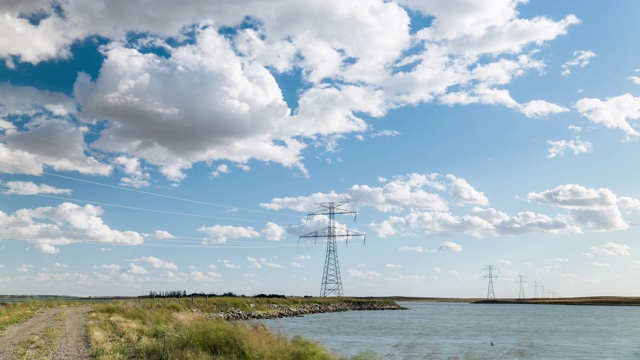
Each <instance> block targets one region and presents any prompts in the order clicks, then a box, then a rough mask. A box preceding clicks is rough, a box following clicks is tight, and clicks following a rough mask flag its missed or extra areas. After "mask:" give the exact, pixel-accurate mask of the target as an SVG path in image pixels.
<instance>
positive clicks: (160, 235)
mask: <svg viewBox="0 0 640 360" xmlns="http://www.w3.org/2000/svg"><path fill="white" fill-rule="evenodd" d="M151 236H152V237H153V238H155V239H158V240H165V239H175V236H173V235H172V234H171V233H170V232H168V231H164V230H156V231H154V232H153V234H152V235H151Z"/></svg>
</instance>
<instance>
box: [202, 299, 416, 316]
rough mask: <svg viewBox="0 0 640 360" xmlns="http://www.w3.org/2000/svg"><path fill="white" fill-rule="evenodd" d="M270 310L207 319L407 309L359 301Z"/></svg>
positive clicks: (232, 311)
mask: <svg viewBox="0 0 640 360" xmlns="http://www.w3.org/2000/svg"><path fill="white" fill-rule="evenodd" d="M269 308H270V309H269V310H266V311H257V310H256V311H253V310H250V311H244V310H240V309H229V310H227V311H224V312H219V313H214V314H208V315H207V317H208V318H209V319H220V320H262V319H277V318H284V317H300V316H305V315H311V314H321V313H331V312H345V311H377V310H407V308H405V307H402V306H400V305H398V304H396V303H388V302H377V301H358V302H344V303H334V304H318V303H312V304H301V305H298V306H291V305H277V304H271V305H269Z"/></svg>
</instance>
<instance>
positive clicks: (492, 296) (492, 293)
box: [482, 265, 497, 299]
mask: <svg viewBox="0 0 640 360" xmlns="http://www.w3.org/2000/svg"><path fill="white" fill-rule="evenodd" d="M482 270H484V271H489V274H488V275H485V276H484V278H485V279H489V288H488V289H487V299H495V298H496V293H495V291H493V279H496V278H497V276H495V275H493V270H495V268H494V267H493V266H491V265H489V266H487V267H486V268H484V269H482Z"/></svg>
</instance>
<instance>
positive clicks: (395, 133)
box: [371, 130, 400, 137]
mask: <svg viewBox="0 0 640 360" xmlns="http://www.w3.org/2000/svg"><path fill="white" fill-rule="evenodd" d="M398 135H400V132H399V131H396V130H381V131H378V132H376V133H373V134H371V137H379V136H383V137H394V136H398Z"/></svg>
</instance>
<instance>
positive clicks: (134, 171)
mask: <svg viewBox="0 0 640 360" xmlns="http://www.w3.org/2000/svg"><path fill="white" fill-rule="evenodd" d="M113 163H114V164H115V165H116V167H117V168H118V169H120V171H122V172H124V173H125V174H127V175H129V177H123V178H122V179H121V180H120V185H124V186H131V187H134V188H136V189H139V188H141V187H146V186H149V179H150V178H151V175H149V174H148V173H145V172H143V171H142V168H141V167H140V160H139V159H136V158H128V157H126V156H119V157H117V158H115V160H114V161H113Z"/></svg>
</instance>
